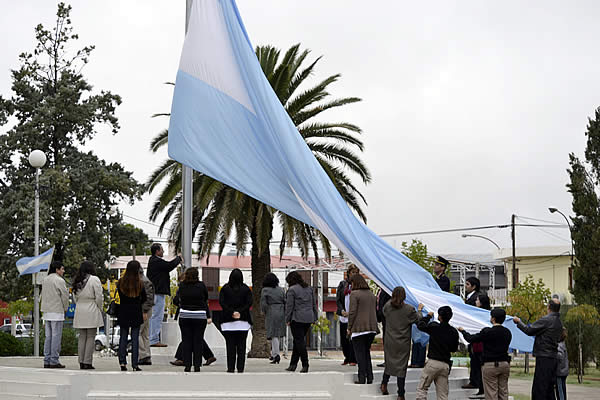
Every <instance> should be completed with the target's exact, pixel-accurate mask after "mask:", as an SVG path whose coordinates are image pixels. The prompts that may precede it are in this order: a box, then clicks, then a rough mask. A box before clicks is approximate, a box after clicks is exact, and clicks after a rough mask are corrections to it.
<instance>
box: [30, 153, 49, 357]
mask: <svg viewBox="0 0 600 400" xmlns="http://www.w3.org/2000/svg"><path fill="white" fill-rule="evenodd" d="M29 164H30V165H31V166H32V167H33V168H35V206H34V208H35V211H34V213H35V214H34V228H33V229H34V247H33V249H34V250H33V252H34V256H36V257H37V256H39V255H40V168H42V167H43V166H44V165H46V155H45V154H44V152H43V151H41V150H33V151H32V152H31V153H30V154H29ZM32 279H33V355H34V356H35V357H39V355H40V288H39V286H38V284H37V273H35V274H33V275H32Z"/></svg>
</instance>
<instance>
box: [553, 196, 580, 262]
mask: <svg viewBox="0 0 600 400" xmlns="http://www.w3.org/2000/svg"><path fill="white" fill-rule="evenodd" d="M548 211H550V213H552V214H554V213H556V212H557V213H559V214H560V215H562V216H563V218H564V219H565V221H567V226H568V227H569V238H570V239H571V268H573V255H574V254H575V244H574V243H573V232H572V230H571V229H572V228H571V223H570V222H569V218H567V216H566V215H565V214H563V213H562V212H561V211H560V210H559V209H558V208H554V207H549V208H548Z"/></svg>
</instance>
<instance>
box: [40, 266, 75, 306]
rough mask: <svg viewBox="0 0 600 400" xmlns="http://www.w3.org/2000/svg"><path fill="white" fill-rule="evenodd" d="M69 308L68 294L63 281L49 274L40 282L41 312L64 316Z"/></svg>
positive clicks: (57, 276)
mask: <svg viewBox="0 0 600 400" xmlns="http://www.w3.org/2000/svg"><path fill="white" fill-rule="evenodd" d="M68 308H69V292H67V284H66V283H65V280H64V279H63V278H62V277H61V276H60V275H58V274H50V275H48V276H47V277H45V278H44V281H43V282H42V312H43V313H50V312H51V313H59V314H64V313H65V312H66V311H67V309H68Z"/></svg>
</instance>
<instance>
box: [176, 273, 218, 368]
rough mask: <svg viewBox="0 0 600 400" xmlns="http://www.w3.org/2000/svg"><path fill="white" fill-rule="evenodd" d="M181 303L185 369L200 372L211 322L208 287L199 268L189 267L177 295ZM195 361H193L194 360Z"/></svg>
mask: <svg viewBox="0 0 600 400" xmlns="http://www.w3.org/2000/svg"><path fill="white" fill-rule="evenodd" d="M175 297H176V298H177V300H178V303H179V329H181V343H182V350H183V365H184V366H185V368H184V371H185V372H190V371H191V369H192V363H193V364H194V372H200V365H202V351H203V346H204V331H205V330H206V325H207V324H210V323H211V319H210V309H209V308H208V289H206V285H204V283H203V282H202V281H200V280H199V279H198V268H188V269H187V270H186V271H185V274H184V277H183V281H182V282H181V283H180V284H179V289H178V290H177V294H176V296H175ZM192 361H193V362H192Z"/></svg>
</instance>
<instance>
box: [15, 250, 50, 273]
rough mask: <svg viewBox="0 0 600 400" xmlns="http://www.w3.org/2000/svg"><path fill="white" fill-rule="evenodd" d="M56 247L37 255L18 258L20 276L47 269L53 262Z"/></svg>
mask: <svg viewBox="0 0 600 400" xmlns="http://www.w3.org/2000/svg"><path fill="white" fill-rule="evenodd" d="M53 254H54V247H52V248H50V249H49V250H46V251H45V252H43V253H42V254H40V255H39V256H37V257H23V258H19V259H18V260H17V269H18V270H19V276H21V275H27V274H35V273H36V272H40V271H46V270H47V269H48V267H49V266H50V263H51V262H52V255H53Z"/></svg>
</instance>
